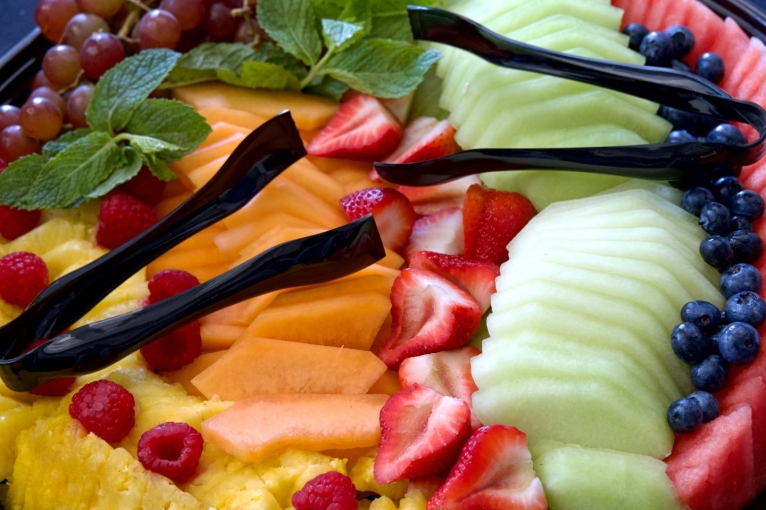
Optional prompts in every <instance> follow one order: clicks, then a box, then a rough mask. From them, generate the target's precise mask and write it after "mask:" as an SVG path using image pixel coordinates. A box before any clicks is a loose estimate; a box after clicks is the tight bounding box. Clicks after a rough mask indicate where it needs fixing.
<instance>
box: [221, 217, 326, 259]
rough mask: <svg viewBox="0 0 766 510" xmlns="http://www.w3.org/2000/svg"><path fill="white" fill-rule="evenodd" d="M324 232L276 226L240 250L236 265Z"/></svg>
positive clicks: (323, 230)
mask: <svg viewBox="0 0 766 510" xmlns="http://www.w3.org/2000/svg"><path fill="white" fill-rule="evenodd" d="M322 232H325V229H322V228H316V227H308V228H306V227H291V226H284V227H283V226H277V227H274V228H273V229H271V230H269V231H268V232H266V233H265V234H263V235H262V236H261V237H259V238H257V239H255V240H254V241H253V242H251V243H250V244H249V245H248V246H246V247H244V248H243V249H242V250H240V257H239V258H238V259H237V261H236V264H241V263H243V262H245V261H246V260H249V259H251V258H253V257H255V256H256V255H258V254H260V253H263V252H264V251H266V250H268V249H269V248H273V247H274V246H277V245H279V244H282V243H286V242H287V241H293V240H295V239H301V238H302V237H309V236H313V235H316V234H320V233H322Z"/></svg>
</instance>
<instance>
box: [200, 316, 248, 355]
mask: <svg viewBox="0 0 766 510" xmlns="http://www.w3.org/2000/svg"><path fill="white" fill-rule="evenodd" d="M199 331H200V335H201V336H202V350H203V351H222V350H225V349H228V348H229V347H231V346H232V345H234V342H236V341H237V339H238V338H239V337H241V336H242V333H244V332H245V326H239V325H236V324H211V323H207V324H201V325H200V328H199Z"/></svg>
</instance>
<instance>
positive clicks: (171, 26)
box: [138, 9, 181, 50]
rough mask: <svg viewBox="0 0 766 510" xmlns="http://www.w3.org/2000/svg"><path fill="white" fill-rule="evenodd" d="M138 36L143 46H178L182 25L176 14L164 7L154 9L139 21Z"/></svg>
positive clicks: (145, 47) (173, 47)
mask: <svg viewBox="0 0 766 510" xmlns="http://www.w3.org/2000/svg"><path fill="white" fill-rule="evenodd" d="M138 36H139V39H140V40H141V48H143V49H147V48H169V49H171V50H173V49H175V47H176V46H178V41H180V40H181V27H180V26H179V24H178V20H177V19H176V17H175V16H173V15H172V14H170V13H169V12H168V11H163V10H162V9H153V10H151V11H149V12H147V13H146V14H144V15H143V17H142V18H141V21H139V22H138Z"/></svg>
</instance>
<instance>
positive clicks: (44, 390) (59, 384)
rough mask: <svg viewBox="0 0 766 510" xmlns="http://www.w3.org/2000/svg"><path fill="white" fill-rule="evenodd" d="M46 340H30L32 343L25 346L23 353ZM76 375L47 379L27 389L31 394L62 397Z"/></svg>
mask: <svg viewBox="0 0 766 510" xmlns="http://www.w3.org/2000/svg"><path fill="white" fill-rule="evenodd" d="M47 341H48V339H47V338H41V339H40V340H35V341H34V342H32V345H30V346H29V347H27V348H26V349H25V350H24V353H27V352H29V351H31V350H32V349H35V348H37V347H40V346H41V345H43V344H44V343H46V342H47ZM76 379H77V378H76V377H64V378H62V379H53V380H52V381H48V382H46V383H43V384H41V385H40V386H38V387H37V388H35V389H33V390H29V393H31V394H32V395H39V396H41V397H63V396H64V395H66V394H67V393H69V390H70V389H72V384H74V382H75V380H76Z"/></svg>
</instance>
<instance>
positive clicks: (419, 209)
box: [396, 175, 481, 214]
mask: <svg viewBox="0 0 766 510" xmlns="http://www.w3.org/2000/svg"><path fill="white" fill-rule="evenodd" d="M472 184H481V179H479V176H478V175H469V176H467V177H462V178H460V179H457V180H455V181H451V182H446V183H444V184H437V185H436V186H399V187H398V188H396V189H397V190H399V191H401V192H402V194H403V195H404V196H405V197H407V198H409V199H410V202H412V207H414V208H415V212H416V213H418V214H432V213H435V212H437V211H439V210H440V209H444V208H445V207H463V202H464V201H465V193H466V191H468V188H469V187H470V186H471V185H472Z"/></svg>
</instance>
